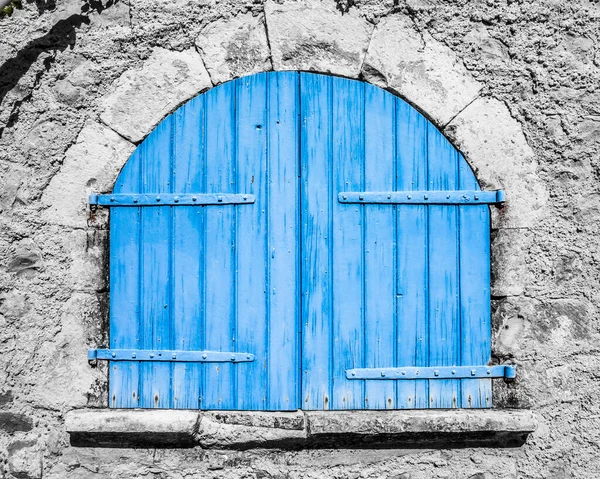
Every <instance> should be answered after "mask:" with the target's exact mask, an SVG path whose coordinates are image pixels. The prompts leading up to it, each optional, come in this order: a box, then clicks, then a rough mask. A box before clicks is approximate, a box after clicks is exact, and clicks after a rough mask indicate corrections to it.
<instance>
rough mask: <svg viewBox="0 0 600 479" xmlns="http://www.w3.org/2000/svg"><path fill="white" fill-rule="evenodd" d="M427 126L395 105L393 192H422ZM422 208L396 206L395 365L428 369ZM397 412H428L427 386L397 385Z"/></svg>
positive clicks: (418, 116)
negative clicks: (422, 409)
mask: <svg viewBox="0 0 600 479" xmlns="http://www.w3.org/2000/svg"><path fill="white" fill-rule="evenodd" d="M427 125H428V122H427V120H426V119H425V118H424V117H423V115H421V114H420V113H419V112H417V111H416V110H415V109H414V108H412V107H411V106H410V105H408V104H407V103H406V102H404V101H403V100H401V99H397V100H396V135H397V137H396V141H397V164H396V171H397V175H396V178H397V182H396V189H398V190H422V189H426V188H427ZM427 208H428V207H427V206H417V205H399V206H398V207H397V217H396V243H397V252H396V261H397V284H396V288H397V289H396V318H397V319H396V320H397V327H396V348H397V349H396V357H397V359H396V365H397V366H398V367H403V366H427V365H428V364H429V357H428V345H429V344H428V340H427V335H428V321H429V310H428V262H427V241H428V237H427V222H428V212H427ZM397 389H398V390H397V402H396V407H397V408H398V409H405V408H406V409H412V408H427V407H429V400H428V394H429V385H428V381H426V380H415V381H402V382H401V383H399V384H398V385H397Z"/></svg>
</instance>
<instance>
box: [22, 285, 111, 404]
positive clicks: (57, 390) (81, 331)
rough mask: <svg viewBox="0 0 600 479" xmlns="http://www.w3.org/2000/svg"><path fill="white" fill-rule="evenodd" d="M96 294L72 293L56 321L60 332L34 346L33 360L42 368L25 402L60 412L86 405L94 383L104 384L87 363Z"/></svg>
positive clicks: (97, 373)
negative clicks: (34, 357) (34, 358)
mask: <svg viewBox="0 0 600 479" xmlns="http://www.w3.org/2000/svg"><path fill="white" fill-rule="evenodd" d="M99 306H100V305H99V303H98V297H97V296H96V294H89V293H80V292H77V293H73V294H72V295H71V297H70V298H69V300H68V301H67V302H66V303H65V304H64V305H63V307H62V309H61V311H60V313H59V314H60V315H59V316H58V317H57V318H56V320H55V321H57V322H58V324H59V325H60V329H59V331H58V332H57V334H56V335H55V336H53V338H52V341H44V342H42V343H40V344H38V345H37V348H36V353H35V354H36V357H37V358H42V359H40V360H41V361H43V367H40V368H39V369H38V370H37V372H36V381H35V383H34V384H32V387H31V389H30V390H29V393H28V400H30V401H32V403H34V404H37V405H38V406H39V407H45V408H48V409H54V410H62V409H65V408H74V407H75V408H82V407H85V406H86V405H87V402H88V394H89V391H90V390H91V389H92V387H93V385H94V384H95V383H96V382H97V381H102V382H104V381H106V376H105V375H102V373H101V372H100V371H99V369H93V368H91V367H90V366H89V364H88V362H87V349H88V345H89V335H90V333H89V331H88V330H87V327H86V321H90V318H95V321H97V318H99V317H100V311H99Z"/></svg>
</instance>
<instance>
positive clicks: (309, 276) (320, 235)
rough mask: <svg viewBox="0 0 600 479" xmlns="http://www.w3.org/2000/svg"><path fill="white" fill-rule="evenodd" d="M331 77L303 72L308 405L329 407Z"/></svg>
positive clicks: (305, 405) (305, 402) (304, 396)
mask: <svg viewBox="0 0 600 479" xmlns="http://www.w3.org/2000/svg"><path fill="white" fill-rule="evenodd" d="M330 82H331V80H330V79H329V78H327V79H324V78H323V77H321V76H319V75H312V74H304V73H301V74H300V85H301V86H300V104H301V121H302V129H301V135H302V137H301V152H302V153H301V154H302V171H301V175H302V183H301V184H302V188H303V191H302V205H301V209H302V321H303V338H302V339H303V342H302V347H303V364H302V369H303V373H304V375H303V378H302V388H303V393H302V408H303V409H329V408H330V396H331V390H330V387H331V371H330V359H331V339H332V336H331V314H332V298H331V294H332V289H331V274H330V266H331V265H330V254H329V251H330V247H331V240H330V221H331V211H330V210H331V206H332V205H331V203H332V198H333V192H332V191H331V180H330V178H331V131H330V126H331V125H330V120H331V83H330Z"/></svg>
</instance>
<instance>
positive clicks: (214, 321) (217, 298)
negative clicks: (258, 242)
mask: <svg viewBox="0 0 600 479" xmlns="http://www.w3.org/2000/svg"><path fill="white" fill-rule="evenodd" d="M237 84H238V83H237V82H230V83H225V84H223V85H221V86H220V87H219V88H214V89H212V90H209V91H208V92H207V93H206V94H205V95H206V115H207V123H206V182H207V191H206V192H207V193H217V192H231V193H234V192H236V189H237V185H236V161H237V159H236V152H237V148H236V131H235V130H236V129H235V118H236V111H235V103H236V87H237ZM244 208H248V206H244ZM249 208H252V206H250V207H249ZM205 215H206V222H205V225H206V232H207V233H206V236H205V262H206V269H205V276H204V281H205V294H206V299H205V304H206V309H205V315H206V318H207V321H206V330H205V334H206V335H205V337H206V345H205V348H206V349H208V350H213V351H234V350H235V335H236V331H235V326H236V298H237V285H236V283H235V279H236V275H235V270H236V267H237V266H236V264H235V248H236V243H237V236H236V221H235V206H221V207H218V208H210V209H208V208H207V209H206V212H205ZM203 367H204V368H206V369H205V370H206V376H205V381H206V383H205V386H204V387H203V390H204V391H205V394H204V396H203V398H204V399H203V401H202V403H201V407H202V409H235V408H236V403H237V391H236V388H235V384H236V378H235V369H234V368H235V367H237V365H232V364H206V365H203Z"/></svg>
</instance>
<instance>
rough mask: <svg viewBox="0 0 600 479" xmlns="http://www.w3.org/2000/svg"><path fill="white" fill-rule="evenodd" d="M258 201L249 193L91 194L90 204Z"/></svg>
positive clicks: (179, 203) (227, 203) (177, 204)
mask: <svg viewBox="0 0 600 479" xmlns="http://www.w3.org/2000/svg"><path fill="white" fill-rule="evenodd" d="M255 201H256V198H255V197H254V195H250V194H247V193H240V194H237V193H177V194H175V193H156V194H114V195H99V194H97V193H92V194H91V195H90V205H98V206H111V207H114V206H207V205H248V204H252V203H254V202H255Z"/></svg>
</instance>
